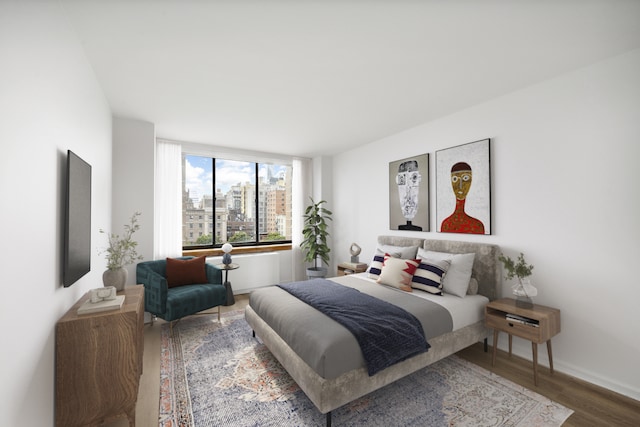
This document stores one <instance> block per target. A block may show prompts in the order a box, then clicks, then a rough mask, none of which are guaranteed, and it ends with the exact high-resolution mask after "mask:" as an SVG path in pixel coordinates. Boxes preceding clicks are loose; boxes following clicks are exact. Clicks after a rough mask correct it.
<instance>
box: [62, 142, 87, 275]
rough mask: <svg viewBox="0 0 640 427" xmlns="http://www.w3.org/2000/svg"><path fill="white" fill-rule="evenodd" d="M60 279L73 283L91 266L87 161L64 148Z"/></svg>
mask: <svg viewBox="0 0 640 427" xmlns="http://www.w3.org/2000/svg"><path fill="white" fill-rule="evenodd" d="M66 190H67V194H66V197H65V198H66V212H65V231H64V236H65V242H64V267H63V283H64V286H65V287H68V286H71V285H73V284H74V283H75V282H77V281H78V279H80V278H81V277H82V276H84V275H85V274H87V273H88V272H89V271H90V270H91V165H90V164H89V163H87V162H85V161H84V160H82V159H81V158H80V157H79V156H78V155H77V154H75V153H74V152H73V151H71V150H68V151H67V186H66Z"/></svg>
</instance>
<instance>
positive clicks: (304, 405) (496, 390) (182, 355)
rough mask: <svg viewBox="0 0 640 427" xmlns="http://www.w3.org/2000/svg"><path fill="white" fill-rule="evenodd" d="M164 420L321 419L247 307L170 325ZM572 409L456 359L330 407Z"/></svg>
mask: <svg viewBox="0 0 640 427" xmlns="http://www.w3.org/2000/svg"><path fill="white" fill-rule="evenodd" d="M162 327H163V329H162V356H161V362H160V363H161V367H160V426H161V427H178V426H180V427H191V426H194V427H205V426H234V427H236V426H237V427H243V426H324V425H325V424H326V418H325V416H324V415H323V414H321V413H320V412H319V411H318V410H317V409H316V407H315V406H314V405H313V403H311V401H310V400H309V399H308V398H307V397H306V395H305V394H304V393H303V392H302V391H301V390H300V389H299V388H298V385H297V384H296V383H295V382H294V381H293V380H292V379H291V377H289V375H288V374H287V372H286V371H285V370H284V369H283V368H282V366H280V364H279V363H278V361H277V360H276V359H275V358H274V357H273V356H272V355H271V353H270V352H269V350H268V349H267V348H266V347H265V346H264V345H263V344H262V343H261V342H260V341H259V340H258V339H256V338H253V337H252V333H251V328H250V327H249V325H248V324H247V323H246V321H245V320H244V316H243V313H242V312H238V311H236V312H232V313H228V314H227V315H226V316H223V318H222V322H221V323H218V321H217V315H199V316H190V317H187V318H185V319H183V320H181V321H180V322H178V323H177V324H176V325H174V327H173V329H171V328H169V325H168V324H164V325H163V326H162ZM572 413H573V411H572V410H570V409H567V408H565V407H564V406H562V405H560V404H558V403H555V402H553V401H551V400H549V399H547V398H545V397H543V396H540V395H539V394H537V393H534V392H532V391H530V390H527V389H525V388H523V387H521V386H518V385H517V384H514V383H512V382H510V381H508V380H506V379H504V378H501V377H499V376H497V375H494V374H492V373H491V372H489V371H487V370H485V369H483V368H480V367H478V366H476V365H474V364H472V363H469V362H467V361H465V360H463V359H461V358H458V357H457V356H451V357H448V358H446V359H444V360H441V361H439V362H437V363H435V364H433V365H431V366H429V367H427V368H425V369H422V370H420V371H418V372H416V373H414V374H412V375H409V376H408V377H405V378H403V379H401V380H399V381H396V382H395V383H393V384H390V385H388V386H386V387H384V388H382V389H380V390H377V391H375V392H373V393H371V394H369V395H367V396H364V397H362V398H360V399H358V400H356V401H354V402H352V403H350V404H347V405H345V406H343V407H341V408H338V409H336V410H335V411H333V413H332V421H333V425H334V426H385V427H388V426H518V427H524V426H536V427H538V426H559V425H561V424H562V423H563V422H564V421H565V420H566V419H567V418H568V417H569V416H570V415H571V414H572Z"/></svg>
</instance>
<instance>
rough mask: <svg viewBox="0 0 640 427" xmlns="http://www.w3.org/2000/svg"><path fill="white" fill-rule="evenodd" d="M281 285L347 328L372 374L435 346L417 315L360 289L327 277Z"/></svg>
mask: <svg viewBox="0 0 640 427" xmlns="http://www.w3.org/2000/svg"><path fill="white" fill-rule="evenodd" d="M278 286H280V287H281V288H282V289H284V290H285V291H287V292H289V293H290V294H291V295H293V296H295V297H296V298H298V299H300V300H301V301H303V302H305V303H307V304H309V305H310V306H312V307H313V308H315V309H317V310H319V311H320V312H322V313H324V314H325V315H327V316H329V317H330V318H332V319H333V320H335V321H336V322H338V323H340V324H341V325H342V326H344V327H345V328H347V329H348V330H349V331H350V332H351V333H352V334H353V335H354V336H355V337H356V340H357V341H358V344H360V349H361V350H362V354H363V356H364V359H365V361H366V362H367V369H368V371H369V375H370V376H371V375H374V374H376V373H377V372H379V371H381V370H383V369H384V368H387V367H389V366H391V365H393V364H395V363H398V362H401V361H403V360H405V359H408V358H409V357H411V356H415V355H416V354H420V353H424V352H425V351H427V350H428V349H429V347H431V346H430V345H429V343H427V340H426V339H425V336H424V331H423V330H422V325H421V324H420V321H419V320H418V319H416V317H415V316H414V315H413V314H411V313H408V312H407V311H406V310H404V309H402V308H400V307H398V306H395V305H393V304H390V303H388V302H386V301H382V300H381V299H378V298H376V297H373V296H371V295H367V294H365V293H362V292H360V291H358V290H357V289H353V288H350V287H348V286H342V285H339V284H338V283H335V282H332V281H329V280H325V279H312V280H307V281H303V282H294V283H287V284H282V285H278Z"/></svg>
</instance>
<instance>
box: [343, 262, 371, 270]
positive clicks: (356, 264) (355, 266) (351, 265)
mask: <svg viewBox="0 0 640 427" xmlns="http://www.w3.org/2000/svg"><path fill="white" fill-rule="evenodd" d="M342 265H343V266H345V267H348V268H349V269H351V270H359V269H363V268H366V267H367V264H365V263H363V262H343V263H342Z"/></svg>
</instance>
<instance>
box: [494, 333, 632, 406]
mask: <svg viewBox="0 0 640 427" xmlns="http://www.w3.org/2000/svg"><path fill="white" fill-rule="evenodd" d="M498 348H499V349H500V350H503V351H509V348H508V347H507V346H506V345H500V344H499V345H498ZM513 354H514V355H516V356H518V357H521V358H523V359H526V360H528V361H532V360H533V358H532V355H531V345H530V344H528V345H518V344H516V343H515V342H514V343H513ZM553 356H554V357H553V369H554V370H555V371H557V372H561V373H563V374H565V375H569V376H572V377H574V378H577V379H579V380H582V381H586V382H588V383H591V384H594V385H596V386H598V387H602V388H605V389H607V390H610V391H612V392H614V393H618V394H621V395H623V396H626V397H629V398H631V399H634V400H638V401H640V389H639V388H637V387H633V386H631V385H629V384H621V383H619V382H616V381H612V380H611V379H608V378H604V377H602V376H601V375H598V374H596V373H594V372H590V371H586V370H583V369H579V368H576V367H575V366H573V365H571V364H569V363H566V362H565V361H563V360H562V359H561V358H558V357H557V355H556V353H555V352H554V354H553ZM538 364H539V365H541V366H546V367H547V368H548V367H549V359H548V357H547V351H546V348H545V346H544V344H541V345H540V349H539V350H538Z"/></svg>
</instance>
